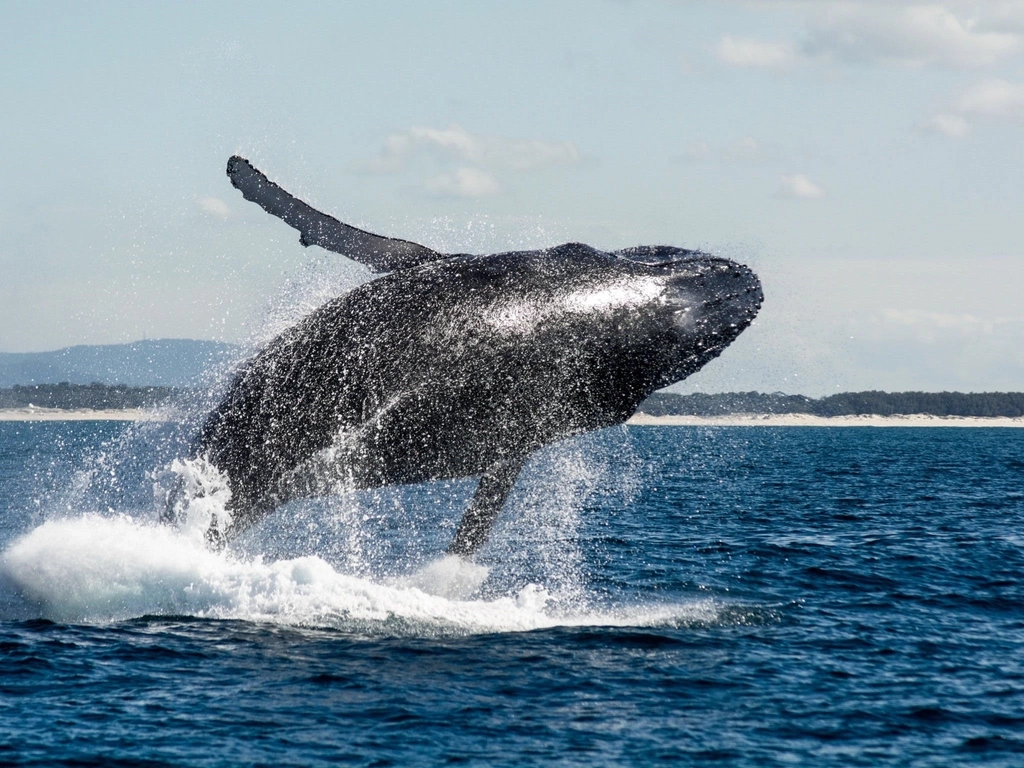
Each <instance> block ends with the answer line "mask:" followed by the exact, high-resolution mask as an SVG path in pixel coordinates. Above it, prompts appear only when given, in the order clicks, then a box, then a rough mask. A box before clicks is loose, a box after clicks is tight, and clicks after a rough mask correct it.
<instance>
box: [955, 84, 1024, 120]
mask: <svg viewBox="0 0 1024 768" xmlns="http://www.w3.org/2000/svg"><path fill="white" fill-rule="evenodd" d="M956 106H957V110H958V111H959V112H961V113H962V114H965V115H978V116H982V117H1011V118H1024V83H1011V82H1008V81H1006V80H986V81H984V82H981V83H977V84H976V85H974V86H972V87H971V88H969V89H967V91H965V92H964V93H963V95H961V96H960V98H959V99H958V100H957V104H956Z"/></svg>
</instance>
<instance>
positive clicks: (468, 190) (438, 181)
mask: <svg viewBox="0 0 1024 768" xmlns="http://www.w3.org/2000/svg"><path fill="white" fill-rule="evenodd" d="M425 186H426V189H427V191H428V192H430V193H432V194H435V195H443V196H451V197H488V196H490V195H495V194H497V193H498V192H499V191H500V190H501V186H500V185H499V184H498V181H497V179H495V178H494V177H493V176H491V174H489V173H487V171H482V170H480V169H479V168H458V169H457V170H456V171H455V172H454V173H441V174H438V175H437V176H434V177H433V178H430V179H428V180H427V182H426V184H425Z"/></svg>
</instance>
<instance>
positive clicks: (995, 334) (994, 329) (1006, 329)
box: [860, 308, 1024, 343]
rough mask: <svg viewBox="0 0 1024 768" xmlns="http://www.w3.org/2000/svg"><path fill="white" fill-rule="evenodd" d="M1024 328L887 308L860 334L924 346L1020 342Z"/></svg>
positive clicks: (964, 315) (1013, 322)
mask: <svg viewBox="0 0 1024 768" xmlns="http://www.w3.org/2000/svg"><path fill="white" fill-rule="evenodd" d="M1022 328H1024V325H1022V322H1021V319H1019V318H1014V317H982V316H979V315H977V314H972V313H970V312H961V313H955V312H935V311H928V310H923V309H894V308H887V309H883V310H881V311H880V312H877V313H874V314H873V315H871V316H869V317H868V318H867V322H866V323H865V324H863V326H862V327H861V329H860V330H861V333H863V334H864V335H865V336H866V337H867V338H878V339H889V340H892V339H893V338H894V337H899V338H911V339H913V340H914V341H918V342H922V343H935V342H938V341H950V340H955V339H962V340H975V341H981V340H984V339H987V338H999V339H1004V338H1005V339H1006V340H1011V339H1014V338H1019V334H1020V332H1021V330H1022Z"/></svg>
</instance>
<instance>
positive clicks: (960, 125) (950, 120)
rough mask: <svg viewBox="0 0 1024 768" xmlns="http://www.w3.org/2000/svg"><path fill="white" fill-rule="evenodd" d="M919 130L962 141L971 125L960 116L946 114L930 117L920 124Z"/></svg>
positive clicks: (969, 130)
mask: <svg viewBox="0 0 1024 768" xmlns="http://www.w3.org/2000/svg"><path fill="white" fill-rule="evenodd" d="M920 127H921V130H923V131H925V132H927V133H938V134H941V135H943V136H945V137H946V138H947V139H962V138H963V137H964V136H966V135H967V134H968V133H970V132H971V125H970V123H968V122H967V121H966V120H964V118H963V117H961V116H960V115H952V114H949V113H947V112H943V113H940V114H938V115H935V116H934V117H930V118H929V119H927V120H925V121H924V122H923V123H921V126H920Z"/></svg>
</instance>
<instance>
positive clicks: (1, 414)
mask: <svg viewBox="0 0 1024 768" xmlns="http://www.w3.org/2000/svg"><path fill="white" fill-rule="evenodd" d="M165 418H166V417H165V416H164V415H163V414H162V413H160V412H158V411H147V410H145V409H143V408H132V409H125V410H109V411H96V410H93V409H91V408H76V409H75V410H65V409H63V408H35V407H32V408H0V421H163V420H164V419H165Z"/></svg>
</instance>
